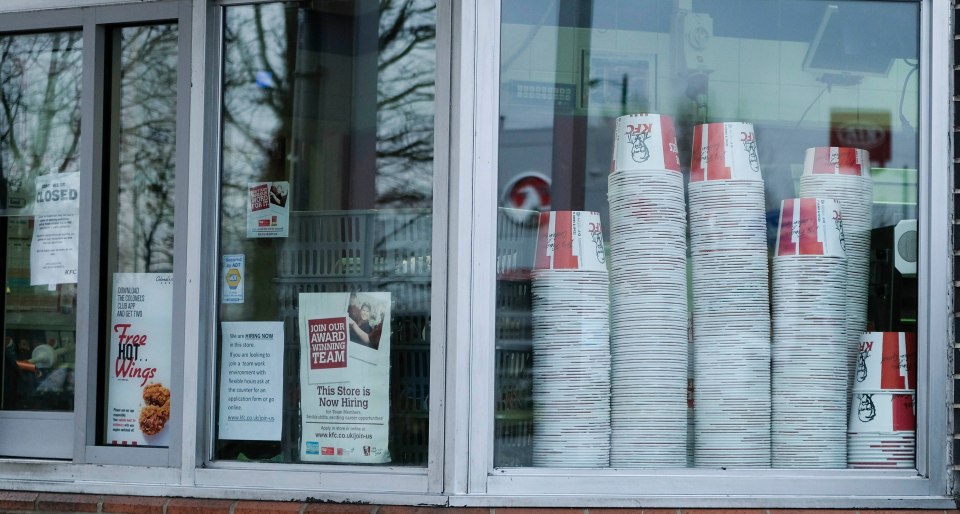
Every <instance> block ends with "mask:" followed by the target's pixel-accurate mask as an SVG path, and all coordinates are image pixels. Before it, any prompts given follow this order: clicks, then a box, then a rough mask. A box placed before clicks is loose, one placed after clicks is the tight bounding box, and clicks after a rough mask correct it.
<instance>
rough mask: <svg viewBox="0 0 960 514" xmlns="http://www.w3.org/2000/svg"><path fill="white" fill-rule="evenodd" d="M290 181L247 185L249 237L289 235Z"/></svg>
mask: <svg viewBox="0 0 960 514" xmlns="http://www.w3.org/2000/svg"><path fill="white" fill-rule="evenodd" d="M289 196H290V183H289V182H253V183H251V184H248V185H247V237H248V238H264V237H287V234H288V227H289V225H290V223H289V222H290V207H289V205H288V204H287V199H288V198H289Z"/></svg>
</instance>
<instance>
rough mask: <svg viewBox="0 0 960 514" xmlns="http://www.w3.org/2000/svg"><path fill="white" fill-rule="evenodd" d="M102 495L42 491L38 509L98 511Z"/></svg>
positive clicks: (38, 500)
mask: <svg viewBox="0 0 960 514" xmlns="http://www.w3.org/2000/svg"><path fill="white" fill-rule="evenodd" d="M99 505H100V497H99V496H94V495H89V494H60V493H40V498H38V499H37V510H46V511H53V512H97V511H98V510H99Z"/></svg>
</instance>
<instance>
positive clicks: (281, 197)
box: [215, 1, 436, 466]
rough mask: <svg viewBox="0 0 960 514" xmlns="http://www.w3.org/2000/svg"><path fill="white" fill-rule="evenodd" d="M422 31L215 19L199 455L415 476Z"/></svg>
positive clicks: (280, 17)
mask: <svg viewBox="0 0 960 514" xmlns="http://www.w3.org/2000/svg"><path fill="white" fill-rule="evenodd" d="M435 23H436V22H435V5H434V4H433V3H432V2H430V1H414V2H406V3H403V4H396V5H395V4H393V3H383V2H380V3H377V2H372V1H350V2H287V3H268V4H261V5H246V6H228V7H226V8H225V9H224V29H223V33H224V37H223V39H224V46H223V70H224V71H223V85H222V87H223V100H222V120H223V124H222V148H223V161H222V169H221V178H220V256H219V258H220V262H219V264H220V268H221V280H220V282H221V288H220V295H219V313H220V314H219V319H220V327H219V328H220V329H219V351H218V359H219V379H218V382H217V383H218V384H219V390H218V408H217V443H216V450H215V458H216V459H221V460H235V461H264V462H283V463H317V462H319V463H354V464H393V465H401V466H426V464H427V450H428V442H429V441H428V434H429V417H428V402H429V386H430V380H429V378H430V329H431V319H430V309H431V296H432V294H431V290H432V282H431V277H432V272H433V266H432V255H433V235H432V234H433V223H434V218H433V138H434V136H433V110H434V105H433V98H434V81H435V78H434V76H435V57H434V53H435V51H434V40H435Z"/></svg>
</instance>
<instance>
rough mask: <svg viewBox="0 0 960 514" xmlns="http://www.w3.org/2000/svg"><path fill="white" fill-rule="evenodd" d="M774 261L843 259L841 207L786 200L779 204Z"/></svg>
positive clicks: (822, 200) (820, 200) (834, 203)
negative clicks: (798, 257) (801, 257)
mask: <svg viewBox="0 0 960 514" xmlns="http://www.w3.org/2000/svg"><path fill="white" fill-rule="evenodd" d="M774 255H775V256H776V257H784V256H795V255H823V256H836V257H845V256H846V252H845V251H844V247H843V216H842V214H841V213H840V204H839V203H838V202H837V201H836V200H833V199H830V198H788V199H786V200H783V202H782V203H781V204H780V231H779V232H778V233H777V246H776V253H775V254H774Z"/></svg>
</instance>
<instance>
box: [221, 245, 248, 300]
mask: <svg viewBox="0 0 960 514" xmlns="http://www.w3.org/2000/svg"><path fill="white" fill-rule="evenodd" d="M243 265H244V256H243V254H242V253H241V254H235V255H224V256H223V262H221V264H220V273H221V276H220V301H221V302H222V303H243V275H244V269H243Z"/></svg>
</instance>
